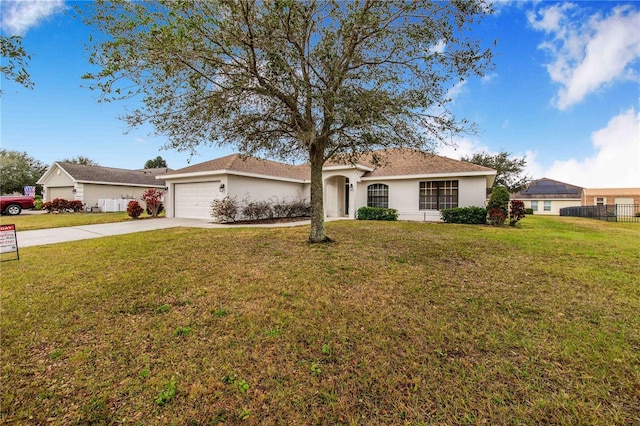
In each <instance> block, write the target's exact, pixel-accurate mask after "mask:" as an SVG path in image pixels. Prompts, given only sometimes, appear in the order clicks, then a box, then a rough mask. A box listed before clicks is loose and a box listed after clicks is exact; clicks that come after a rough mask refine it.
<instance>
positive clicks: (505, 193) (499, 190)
mask: <svg viewBox="0 0 640 426" xmlns="http://www.w3.org/2000/svg"><path fill="white" fill-rule="evenodd" d="M496 209H497V210H500V212H501V213H502V214H498V212H497V211H495V210H496ZM487 211H488V212H489V223H491V224H492V225H496V226H501V225H502V224H504V221H505V220H506V219H507V216H508V215H509V190H508V189H507V188H506V187H504V186H496V187H495V188H493V191H491V197H490V198H489V202H488V203H487Z"/></svg>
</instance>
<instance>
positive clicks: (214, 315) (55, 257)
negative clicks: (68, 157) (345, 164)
mask: <svg viewBox="0 0 640 426" xmlns="http://www.w3.org/2000/svg"><path fill="white" fill-rule="evenodd" d="M521 223H522V226H521V227H519V228H509V227H505V228H501V229H496V228H492V227H484V226H465V225H444V224H428V223H424V224H423V223H406V222H396V223H392V222H387V223H384V222H363V221H339V222H331V223H328V224H327V231H328V234H329V236H331V237H332V238H334V239H335V240H336V241H337V242H336V243H332V244H328V245H309V244H307V243H306V242H305V241H306V239H307V237H308V227H297V228H279V229H256V228H237V229H187V228H176V229H171V230H162V231H153V232H146V233H139V234H130V235H123V236H117V237H105V238H99V239H95V240H85V241H79V242H73V243H65V244H58V245H47V246H41V247H31V248H25V249H22V250H21V251H20V260H19V261H13V262H4V263H3V264H2V266H1V268H2V271H1V273H2V275H1V276H2V294H1V301H2V303H1V305H0V309H1V311H0V321H1V322H0V326H1V332H2V336H1V337H2V339H1V347H2V352H1V359H2V378H1V380H2V391H1V392H2V399H1V401H0V402H1V404H0V406H1V408H0V410H1V411H0V423H2V422H6V423H9V424H45V423H46V424H52V425H74V424H77V425H80V424H82V425H85V424H119V423H124V424H140V425H149V424H160V425H165V424H166V425H169V424H171V425H211V424H218V423H224V424H248V425H254V424H269V425H272V424H282V425H307V424H313V425H316V424H325V425H337V424H343V425H360V424H361V425H383V424H384V425H397V424H400V425H402V424H408V425H423V424H456V425H458V424H484V423H486V424H505V425H520V424H526V425H535V424H571V425H573V424H584V425H587V424H588V425H615V424H618V425H631V424H640V314H639V313H640V266H639V265H640V250H639V249H638V247H640V224H633V223H631V224H623V223H607V222H598V221H592V220H587V219H573V218H544V217H527V218H526V219H524V220H523V221H522V222H521Z"/></svg>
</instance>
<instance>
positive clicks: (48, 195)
mask: <svg viewBox="0 0 640 426" xmlns="http://www.w3.org/2000/svg"><path fill="white" fill-rule="evenodd" d="M168 171H170V169H167V168H160V169H144V170H126V169H115V168H111V167H102V166H86V165H83V164H75V163H64V162H55V163H53V165H52V166H51V167H49V169H48V170H47V171H46V172H45V173H44V175H42V177H41V178H40V179H38V182H37V183H38V184H39V185H42V187H43V190H42V194H43V201H45V202H46V201H52V200H54V199H56V198H64V199H66V200H79V201H82V202H83V203H84V204H85V206H86V207H87V208H89V207H101V208H103V207H104V206H100V204H99V203H100V201H101V200H114V199H138V200H139V199H140V197H141V196H142V194H143V193H144V192H145V191H146V190H148V189H150V188H157V189H161V190H164V189H165V183H164V181H163V180H162V179H156V177H157V176H158V175H160V174H164V173H167V172H168ZM103 202H104V201H103ZM125 208H126V206H125Z"/></svg>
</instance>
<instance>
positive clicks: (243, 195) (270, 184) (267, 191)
mask: <svg viewBox="0 0 640 426" xmlns="http://www.w3.org/2000/svg"><path fill="white" fill-rule="evenodd" d="M226 187H227V188H228V195H229V196H230V197H237V199H238V201H240V202H241V201H242V200H244V199H250V200H252V201H265V200H270V201H276V200H286V201H293V200H297V199H300V198H307V199H308V198H309V194H304V193H303V185H302V183H297V182H286V181H278V180H267V179H261V178H254V177H248V176H234V175H229V176H227V185H226Z"/></svg>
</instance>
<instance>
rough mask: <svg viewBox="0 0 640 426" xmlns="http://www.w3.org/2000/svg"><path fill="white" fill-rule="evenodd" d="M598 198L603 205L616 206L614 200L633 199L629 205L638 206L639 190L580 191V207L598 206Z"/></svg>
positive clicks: (605, 189) (639, 202)
mask: <svg viewBox="0 0 640 426" xmlns="http://www.w3.org/2000/svg"><path fill="white" fill-rule="evenodd" d="M598 198H603V201H604V204H605V205H607V204H608V205H611V204H616V199H618V200H620V199H624V200H630V199H633V203H631V204H640V188H603V189H591V188H589V189H584V190H583V191H582V200H581V202H582V204H581V205H583V206H595V205H596V204H598V202H597V199H598Z"/></svg>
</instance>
